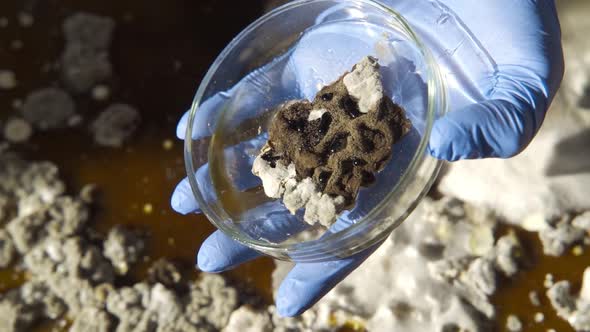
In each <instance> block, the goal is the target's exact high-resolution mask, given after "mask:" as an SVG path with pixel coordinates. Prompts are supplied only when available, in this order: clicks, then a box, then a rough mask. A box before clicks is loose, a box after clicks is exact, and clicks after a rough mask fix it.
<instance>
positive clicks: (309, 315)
mask: <svg viewBox="0 0 590 332" xmlns="http://www.w3.org/2000/svg"><path fill="white" fill-rule="evenodd" d="M480 212H482V209H479V208H474V207H473V206H470V205H468V204H465V203H463V202H461V201H458V200H455V199H452V198H449V197H443V198H442V199H440V200H433V199H432V198H430V197H426V198H424V200H423V201H422V202H421V203H420V205H418V207H417V208H416V210H415V212H414V213H412V214H411V215H410V216H409V217H408V220H407V221H406V222H404V223H403V224H402V225H400V227H398V228H397V229H396V231H395V232H393V233H392V234H391V236H390V237H389V238H388V239H387V240H386V241H385V242H384V243H383V245H382V246H381V247H380V248H379V249H378V250H377V251H375V253H374V254H372V255H371V256H370V257H369V258H368V259H367V260H366V261H365V262H364V263H363V264H362V265H361V266H360V267H358V268H357V269H356V270H355V271H354V272H352V273H351V274H350V275H349V276H348V277H347V278H346V279H344V280H343V281H342V282H341V283H339V284H338V285H336V286H335V288H334V289H333V290H331V291H330V292H329V293H328V294H326V296H325V297H324V298H322V299H321V300H320V301H319V302H318V303H317V304H316V305H315V306H314V307H313V308H312V309H310V310H308V311H307V312H305V314H304V315H303V316H302V317H298V318H295V319H290V320H280V321H278V320H277V321H275V320H274V316H273V323H275V330H279V331H293V330H297V331H300V330H304V331H305V330H308V331H323V330H327V331H329V330H331V329H330V326H340V325H342V324H345V323H347V322H350V321H354V322H358V324H359V325H360V326H362V327H363V328H365V329H366V330H367V331H404V332H415V331H416V332H423V331H474V332H487V331H493V330H494V326H493V324H494V320H495V322H496V324H497V323H499V324H502V325H504V324H505V323H506V322H498V320H497V316H495V308H494V305H493V303H492V297H491V295H492V294H494V292H495V291H496V290H497V289H499V288H500V287H501V286H502V281H503V280H506V279H507V278H510V277H512V276H514V275H515V274H516V273H517V272H518V271H520V270H522V269H523V268H524V267H525V266H527V264H526V262H527V258H528V257H527V255H526V251H525V250H524V249H523V247H522V246H521V244H520V241H519V239H518V237H517V235H516V234H515V233H510V232H509V233H508V234H507V235H503V236H500V235H498V234H496V235H494V232H493V229H494V227H495V225H497V224H498V222H499V220H498V219H497V218H496V217H495V216H493V215H490V214H488V213H480ZM484 212H485V210H484ZM484 228H485V229H488V230H490V232H491V234H492V241H491V242H490V243H487V244H486V245H485V250H484V246H479V245H478V246H473V245H472V244H471V242H472V241H474V240H476V239H479V238H481V233H482V229H484ZM276 264H277V269H276V270H275V273H274V274H273V286H274V288H275V289H277V290H278V285H279V284H280V282H281V281H282V279H283V278H284V276H285V275H286V274H287V273H288V272H289V270H290V269H291V267H292V266H293V265H292V264H291V263H287V262H278V261H277V262H276ZM400 266H403V267H404V268H403V273H400ZM367 280H371V282H370V283H367ZM502 325H500V326H496V327H497V328H501V327H502ZM277 327H281V328H282V329H277ZM523 330H524V327H523Z"/></svg>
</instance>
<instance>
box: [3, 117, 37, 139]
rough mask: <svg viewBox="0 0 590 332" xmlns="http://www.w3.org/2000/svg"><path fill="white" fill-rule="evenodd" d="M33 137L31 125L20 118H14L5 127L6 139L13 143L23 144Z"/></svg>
mask: <svg viewBox="0 0 590 332" xmlns="http://www.w3.org/2000/svg"><path fill="white" fill-rule="evenodd" d="M31 135H33V128H32V127H31V125H30V124H29V123H28V122H26V121H24V120H23V119H19V118H12V119H10V120H8V121H7V122H6V124H5V125H4V138H5V139H6V140H7V141H9V142H12V143H23V142H26V141H28V140H29V138H31Z"/></svg>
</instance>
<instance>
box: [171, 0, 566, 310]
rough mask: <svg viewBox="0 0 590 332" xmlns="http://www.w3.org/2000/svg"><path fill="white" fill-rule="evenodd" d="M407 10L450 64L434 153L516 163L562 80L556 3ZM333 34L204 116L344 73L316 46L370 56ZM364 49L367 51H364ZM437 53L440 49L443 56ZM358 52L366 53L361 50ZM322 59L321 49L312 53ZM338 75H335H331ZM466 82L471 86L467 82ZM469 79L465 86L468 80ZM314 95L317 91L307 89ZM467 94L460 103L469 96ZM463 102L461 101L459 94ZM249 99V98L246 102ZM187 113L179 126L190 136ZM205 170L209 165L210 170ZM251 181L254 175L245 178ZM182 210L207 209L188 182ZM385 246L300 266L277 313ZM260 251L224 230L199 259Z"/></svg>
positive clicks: (209, 105) (460, 2)
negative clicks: (315, 74) (274, 86)
mask: <svg viewBox="0 0 590 332" xmlns="http://www.w3.org/2000/svg"><path fill="white" fill-rule="evenodd" d="M383 2H384V3H385V4H387V5H390V6H391V7H392V8H393V9H395V10H396V11H398V12H399V13H401V14H402V15H403V16H404V17H405V18H406V19H408V21H409V23H410V24H411V25H412V27H413V28H415V29H416V30H417V31H418V34H419V35H420V37H421V38H422V39H423V40H424V41H425V43H426V44H428V45H429V46H430V48H431V49H433V50H434V52H435V56H436V57H437V60H438V61H440V63H441V64H442V65H443V72H444V74H445V80H447V83H449V84H448V86H449V87H450V89H451V90H453V89H454V90H455V91H451V98H450V105H449V109H450V111H451V112H450V113H449V114H447V115H446V116H444V117H442V118H440V119H438V120H437V121H436V122H435V124H434V128H433V132H432V135H431V139H430V144H429V149H430V153H431V154H432V155H433V156H434V157H437V158H440V159H445V160H449V161H454V160H459V159H473V158H488V157H502V158H506V157H511V156H514V155H515V154H517V153H519V152H520V151H521V150H522V149H524V148H525V147H526V146H527V144H528V143H529V142H530V141H531V140H532V138H533V137H534V135H535V133H536V132H537V130H538V129H539V127H540V126H541V124H542V122H543V118H544V116H545V112H546V111H547V109H548V107H549V105H550V103H551V101H552V98H553V97H554V95H555V93H556V90H557V89H558V87H559V84H560V82H561V78H562V75H563V55H562V50H561V40H560V28H559V22H558V18H557V13H556V9H555V4H554V1H553V0H537V1H522V0H482V1H473V0H446V1H441V0H385V1H383ZM347 33H348V32H347V31H342V36H341V38H340V37H337V36H334V35H333V34H332V35H330V38H323V36H322V35H321V32H320V33H319V35H316V36H313V33H311V34H310V36H307V37H305V38H303V39H302V40H301V41H300V42H299V45H298V46H297V49H296V51H295V52H294V53H293V54H292V55H291V59H289V61H288V62H287V65H286V67H285V66H276V65H273V64H270V65H267V66H265V67H263V68H261V69H259V70H257V71H255V72H253V73H251V74H250V75H248V76H247V77H246V78H245V79H244V80H243V81H242V82H240V83H239V84H237V85H236V87H234V88H232V89H231V90H230V91H228V92H227V93H223V94H219V95H216V96H214V97H212V98H211V99H210V100H208V101H206V102H205V103H203V104H202V105H201V107H200V109H199V112H198V113H197V114H199V113H201V114H206V113H207V112H214V111H216V110H217V107H216V106H218V105H220V103H222V102H223V101H224V100H226V99H228V98H229V96H231V95H232V94H234V93H238V91H249V95H248V100H245V101H244V107H251V108H252V109H255V108H256V107H257V106H256V105H254V104H249V102H250V101H254V100H256V99H257V98H258V97H262V96H265V95H267V94H266V92H267V90H266V89H265V87H266V86H268V85H269V82H273V80H276V79H287V80H291V81H293V82H294V83H298V84H299V85H300V87H301V86H302V85H304V82H307V81H308V79H309V77H308V75H309V71H308V70H305V69H307V68H310V67H313V68H322V70H326V71H333V72H334V73H336V74H340V73H342V72H343V70H342V69H341V68H338V69H335V68H332V67H330V66H327V65H326V64H325V63H323V64H321V65H320V66H318V65H317V63H313V62H314V61H321V59H318V58H317V57H312V56H306V55H308V53H307V52H308V51H310V50H314V49H315V48H316V47H320V48H322V49H325V47H326V45H325V43H326V42H330V43H332V45H331V48H333V49H335V50H336V51H337V50H338V49H340V50H346V51H348V52H353V57H354V56H357V57H358V59H360V57H362V56H364V55H366V53H365V54H362V53H363V45H361V44H359V45H355V44H354V41H351V40H350V39H349V38H347V37H346V35H347ZM357 50H358V51H357ZM437 50H438V52H437ZM355 52H358V53H359V54H355ZM312 53H313V52H312ZM328 76H329V75H328ZM461 82H462V83H461ZM459 83H460V84H459ZM302 89H303V90H304V94H305V95H306V97H308V98H309V97H313V93H312V91H307V92H306V91H305V86H303V87H302ZM461 95H464V96H468V97H465V98H461V97H460V96H461ZM454 96H459V97H454ZM241 100H244V99H241ZM186 122H187V116H186V114H185V116H184V117H183V118H182V119H181V121H180V123H179V125H178V132H177V134H178V137H179V138H181V139H183V138H184V135H185V132H186V126H187V123H186ZM193 132H194V136H193V139H198V138H201V137H206V136H209V135H211V132H210V126H208V125H207V123H206V122H205V121H202V122H199V121H198V119H197V121H196V123H195V127H194V128H193ZM204 167H206V166H204ZM244 181H245V182H248V181H249V180H248V179H245V180H244ZM171 203H172V207H173V208H174V209H175V210H176V211H177V212H179V213H182V214H188V213H192V212H199V207H198V205H197V203H196V201H195V199H194V198H193V194H192V192H191V189H190V186H189V184H188V181H187V180H186V179H185V180H183V181H182V182H181V183H180V184H179V185H178V186H177V188H176V190H175V192H174V194H173V196H172V200H171ZM377 247H378V246H375V247H373V248H370V249H368V250H366V251H364V252H361V253H359V254H357V255H355V256H352V257H349V258H346V259H342V260H338V261H330V262H322V263H299V264H297V265H296V266H295V267H294V269H293V270H292V271H291V272H290V273H289V274H288V276H287V277H286V278H285V280H284V281H283V283H282V285H281V287H280V289H279V291H278V297H277V303H276V304H277V309H278V312H279V313H280V314H281V315H283V316H294V315H298V314H300V313H302V312H304V311H305V310H306V309H307V308H309V307H310V306H311V305H313V304H314V303H315V302H316V301H317V300H319V299H320V298H321V297H322V296H323V295H325V294H326V293H327V292H328V291H329V290H330V289H331V288H333V287H334V286H335V285H336V284H337V283H338V282H340V281H341V280H342V279H344V278H345V277H346V276H347V275H348V274H349V273H350V272H352V271H353V270H354V269H355V268H357V267H358V266H359V265H360V264H361V263H362V262H363V261H364V260H365V259H366V258H367V257H369V255H370V254H372V253H373V252H374V250H375V249H376V248H377ZM258 255H259V254H258V253H257V252H255V251H254V250H252V249H249V248H247V247H245V246H243V245H241V244H239V243H236V242H235V241H233V240H232V239H230V238H229V237H227V236H226V235H224V234H223V233H221V232H219V231H217V232H215V233H214V234H213V235H211V236H210V237H209V238H208V239H207V240H206V241H205V242H204V243H203V245H202V247H201V249H200V251H199V254H198V258H197V262H198V267H199V268H200V269H201V270H203V271H206V272H220V271H224V270H227V269H231V268H232V267H235V266H236V265H239V264H241V263H243V262H246V261H248V260H251V259H254V258H256V257H257V256H258Z"/></svg>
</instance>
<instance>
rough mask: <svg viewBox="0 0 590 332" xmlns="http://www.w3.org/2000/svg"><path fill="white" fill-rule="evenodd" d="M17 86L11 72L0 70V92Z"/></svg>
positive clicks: (14, 76)
mask: <svg viewBox="0 0 590 332" xmlns="http://www.w3.org/2000/svg"><path fill="white" fill-rule="evenodd" d="M16 85H17V81H16V75H15V74H14V72H13V71H12V70H5V69H0V90H11V89H14V88H15V87H16Z"/></svg>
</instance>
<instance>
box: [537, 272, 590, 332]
mask: <svg viewBox="0 0 590 332" xmlns="http://www.w3.org/2000/svg"><path fill="white" fill-rule="evenodd" d="M547 297H548V298H549V301H550V302H551V305H552V306H553V308H554V309H555V311H556V312H557V315H558V316H560V317H561V318H563V319H565V320H566V321H568V323H570V325H571V326H572V327H573V328H574V329H575V330H576V331H590V267H588V268H586V271H584V277H583V281H582V289H581V290H580V294H579V295H578V296H575V295H573V294H572V289H571V284H570V282H569V281H565V280H563V281H559V282H557V283H555V285H553V286H552V287H551V288H550V289H549V290H548V291H547Z"/></svg>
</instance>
